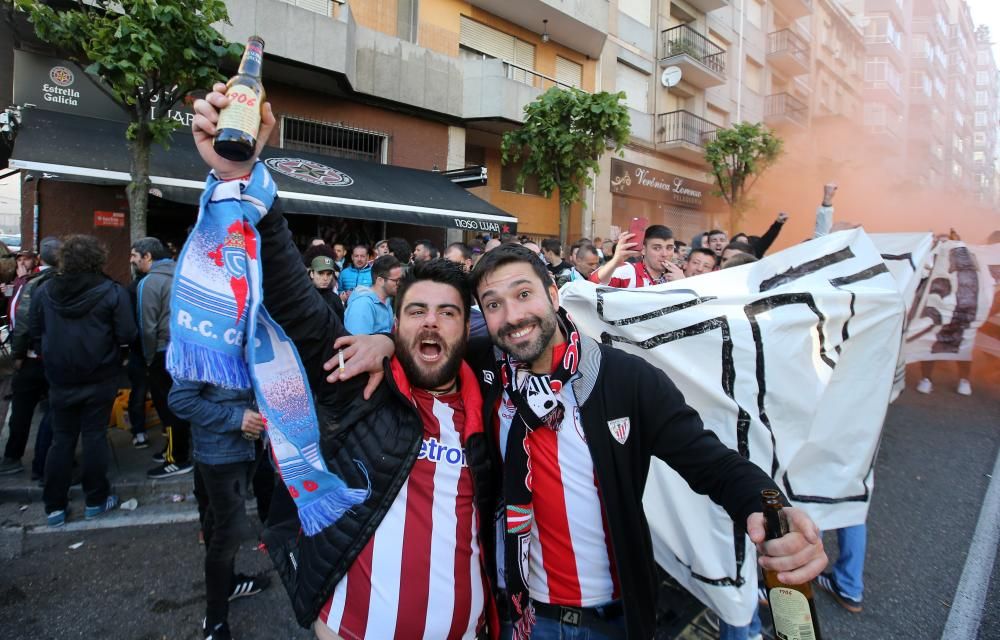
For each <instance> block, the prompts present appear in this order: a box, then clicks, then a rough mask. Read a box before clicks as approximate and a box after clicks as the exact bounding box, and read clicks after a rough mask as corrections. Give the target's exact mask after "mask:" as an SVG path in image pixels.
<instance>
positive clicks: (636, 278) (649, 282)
mask: <svg viewBox="0 0 1000 640" xmlns="http://www.w3.org/2000/svg"><path fill="white" fill-rule="evenodd" d="M590 281H591V282H594V283H596V284H600V283H601V281H600V280H599V279H598V277H597V271H594V273H592V274H590ZM664 282H666V279H663V278H661V279H660V280H655V279H654V278H653V277H652V276H651V275H649V272H648V271H646V265H645V264H644V263H643V262H641V261H640V262H633V263H625V264H623V265H622V266H620V267H618V268H617V269H615V270H614V271H613V272H612V273H611V280H609V281H608V286H609V287H614V288H616V289H638V288H640V287H651V286H653V285H654V284H662V283H664Z"/></svg>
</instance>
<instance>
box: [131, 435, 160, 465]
mask: <svg viewBox="0 0 1000 640" xmlns="http://www.w3.org/2000/svg"><path fill="white" fill-rule="evenodd" d="M132 446H133V447H135V448H136V449H148V448H149V438H147V437H146V434H145V433H137V434H135V435H134V436H132ZM153 459H154V460H153V461H154V462H163V460H156V456H153Z"/></svg>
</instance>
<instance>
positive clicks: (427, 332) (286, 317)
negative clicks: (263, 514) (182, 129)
mask: <svg viewBox="0 0 1000 640" xmlns="http://www.w3.org/2000/svg"><path fill="white" fill-rule="evenodd" d="M224 91H225V85H222V84H217V85H216V86H215V87H214V91H213V92H212V93H210V94H209V95H208V96H207V97H206V99H204V100H198V101H197V102H196V103H195V105H194V110H195V113H196V116H195V119H194V122H193V125H192V128H193V130H194V137H195V143H196V145H197V147H198V151H199V153H200V154H201V156H202V158H203V159H204V160H205V161H206V163H208V164H209V165H210V166H211V167H212V168H213V172H214V174H215V177H216V178H218V179H219V180H222V181H234V180H239V181H241V184H240V186H241V190H240V192H241V193H247V192H252V193H259V192H260V190H259V189H258V188H257V187H258V186H259V185H256V184H252V182H253V181H254V180H260V181H263V182H266V181H267V180H268V179H269V178H268V177H267V174H266V169H263V168H261V167H257V168H256V169H255V168H254V162H253V161H250V162H246V163H234V162H230V161H227V160H224V159H222V158H220V157H219V156H218V155H217V154H215V151H214V149H213V147H212V138H213V136H214V135H215V133H216V129H215V123H216V122H218V110H219V109H221V108H222V107H224V106H226V104H228V99H227V98H226V97H225V94H224V93H223V92H224ZM274 125H275V120H274V116H273V115H272V113H271V111H270V108H269V106H265V109H264V114H263V118H262V123H261V130H260V135H259V139H260V140H261V141H266V140H267V139H268V138H269V135H270V132H271V131H272V130H273V128H274ZM260 146H261V147H262V146H263V143H261V145H260ZM257 151H258V153H259V151H260V148H258V150H257ZM244 183H246V184H244ZM268 205H270V211H269V212H268V213H267V214H266V215H264V216H263V217H262V218H261V219H260V220H259V221H258V222H257V223H256V229H257V232H258V233H259V236H260V244H259V246H260V264H261V267H262V272H263V273H262V276H263V281H262V287H263V294H264V299H263V305H264V306H265V307H266V308H267V310H268V312H269V314H270V316H271V318H273V320H274V321H276V322H277V323H279V324H280V325H281V327H282V328H283V329H284V331H285V333H286V334H287V335H288V337H289V338H290V339H291V341H292V342H293V343H294V345H295V349H296V351H297V355H298V356H299V358H300V360H301V363H302V370H303V371H304V372H305V374H306V376H307V377H308V379H309V384H310V387H311V389H312V392H313V396H314V402H315V406H316V413H317V418H318V421H319V432H320V449H321V453H322V456H323V459H324V462H325V463H326V467H327V469H328V470H329V472H330V473H332V474H335V475H336V476H337V477H339V478H341V479H342V480H343V481H344V483H345V484H346V485H347V486H349V487H352V488H353V487H362V488H365V487H367V489H368V496H367V498H366V499H364V500H363V501H362V502H361V503H359V504H356V505H354V506H353V507H351V508H350V509H349V510H347V511H346V512H344V514H343V515H341V516H340V517H339V518H337V519H336V520H335V521H334V522H333V523H332V524H329V525H327V526H326V527H325V528H324V529H322V530H321V531H319V532H318V533H316V534H315V535H311V536H307V535H304V534H303V533H302V527H301V523H300V522H299V518H298V516H297V512H296V510H295V506H294V504H293V503H292V500H291V498H290V497H289V492H288V491H287V490H286V489H285V487H284V485H282V484H279V485H278V486H277V488H276V492H275V497H274V502H273V503H272V506H271V510H270V515H269V518H268V522H267V529H266V530H265V532H264V535H263V537H264V541H265V543H266V545H267V550H268V553H269V554H270V556H271V559H272V561H273V563H274V565H275V567H276V568H277V570H278V573H279V575H280V577H281V579H282V581H283V582H284V584H285V587H286V589H287V591H288V594H289V597H290V598H291V602H292V607H293V609H294V610H295V614H296V617H297V619H298V621H299V623H300V624H301V625H302V626H304V627H311V628H312V629H313V630H314V632H315V633H316V636H317V637H318V638H323V639H328V638H351V639H358V638H369V639H376V640H382V639H385V638H427V639H429V640H431V639H434V640H437V639H443V638H449V639H450V638H456V639H457V638H468V637H486V636H487V633H489V635H490V637H496V636H495V633H496V632H497V628H498V624H497V616H496V608H495V606H494V600H493V597H492V593H493V591H492V589H491V587H490V585H489V582H488V581H487V578H486V576H487V575H489V573H490V571H491V568H492V567H493V563H494V558H495V551H494V547H495V538H494V530H493V526H492V522H493V511H494V508H495V505H496V500H497V498H496V495H497V489H496V486H495V482H494V481H493V475H494V474H495V472H496V468H497V467H496V465H495V464H494V463H493V460H494V459H495V457H496V453H495V446H494V445H493V444H492V439H490V438H487V437H486V435H485V432H484V430H483V420H484V416H485V415H486V412H484V409H483V406H482V398H481V396H480V391H479V386H478V383H477V380H476V378H475V376H474V374H473V373H472V371H471V369H470V368H469V366H468V365H466V364H465V363H464V362H463V355H464V353H465V348H466V341H467V339H468V333H469V308H470V306H471V290H470V287H469V281H468V277H467V275H466V274H465V272H464V271H463V269H462V268H461V266H459V265H456V264H452V263H449V262H447V261H443V260H434V261H430V262H420V263H418V264H416V265H415V266H414V267H413V268H412V269H410V270H409V272H408V273H407V274H406V275H405V276H404V277H403V278H402V280H401V281H400V282H399V287H398V291H397V293H396V296H395V313H396V331H395V335H394V337H393V338H392V341H391V342H390V340H387V339H386V337H385V336H384V335H376V336H355V337H351V338H347V339H345V338H344V336H345V335H346V332H345V330H344V326H343V324H342V323H341V322H340V320H339V318H337V316H336V314H335V313H334V312H333V311H332V310H331V309H330V308H329V306H327V304H326V303H325V302H324V301H323V299H322V297H321V296H320V294H319V292H318V291H317V290H316V288H315V287H314V286H313V285H312V283H311V282H310V280H309V277H308V276H307V275H306V269H305V266H304V265H303V263H302V260H301V259H300V257H299V255H298V252H297V250H296V248H295V244H294V242H293V239H292V235H291V232H290V231H289V228H288V223H287V221H286V220H285V218H284V216H283V215H282V213H281V207H280V200H274V202H273V204H270V203H267V204H264V205H263V206H264V207H267V206H268ZM352 304H353V303H352ZM345 345H348V346H347V347H346V348H345V349H344V352H343V353H344V357H345V359H346V360H347V365H348V370H347V372H346V375H340V374H338V373H337V372H335V374H336V375H334V376H333V377H334V378H346V377H349V376H350V374H351V373H352V371H353V370H356V371H364V370H368V371H372V372H373V374H372V376H371V378H368V377H366V376H360V377H357V378H352V379H351V380H348V381H346V382H338V384H337V385H332V384H330V383H331V382H332V380H324V376H325V372H324V366H323V362H324V361H325V360H329V359H331V357H332V358H333V360H334V361H335V362H336V361H337V360H338V359H339V358H338V356H337V354H338V352H337V351H335V350H334V349H337V348H341V347H344V346H345ZM361 345H367V346H368V347H369V348H370V349H369V350H368V351H367V353H370V354H373V357H370V358H365V357H362V356H353V355H352V354H354V353H355V352H356V350H358V349H359V348H360V346H361ZM330 368H333V367H328V369H330ZM369 395H370V398H369V397H367V396H369ZM305 489H306V490H311V489H309V487H308V486H306V487H305ZM205 637H206V638H209V637H211V638H213V640H220V639H222V640H228V638H229V637H230V636H229V632H228V629H225V630H221V631H220V632H219V633H217V634H216V633H215V631H214V630H211V629H206V630H205Z"/></svg>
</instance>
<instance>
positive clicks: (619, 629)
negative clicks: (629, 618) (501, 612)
mask: <svg viewBox="0 0 1000 640" xmlns="http://www.w3.org/2000/svg"><path fill="white" fill-rule="evenodd" d="M605 626H608V627H611V628H612V629H614V630H616V631H615V632H613V633H611V634H610V635H609V634H608V633H605V632H604V631H595V630H593V629H589V628H587V627H585V626H579V627H576V626H573V625H570V624H563V623H562V622H560V621H558V620H553V619H552V618H543V617H542V616H539V615H537V614H536V616H535V626H533V627H532V628H531V640H623V639H624V638H625V637H626V636H625V614H622V615H620V616H618V617H617V618H611V619H608V620H606V621H605ZM512 632H513V630H512V629H511V626H510V624H504V625H503V628H502V629H501V631H500V637H501V638H502V639H503V640H510V638H511V634H512Z"/></svg>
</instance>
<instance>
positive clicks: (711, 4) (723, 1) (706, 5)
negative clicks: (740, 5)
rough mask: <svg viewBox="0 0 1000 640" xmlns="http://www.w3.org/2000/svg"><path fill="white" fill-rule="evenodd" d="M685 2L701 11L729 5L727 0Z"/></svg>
mask: <svg viewBox="0 0 1000 640" xmlns="http://www.w3.org/2000/svg"><path fill="white" fill-rule="evenodd" d="M687 3H688V4H689V5H691V6H692V7H694V8H695V9H697V10H698V11H701V12H702V13H708V12H709V11H715V10H716V9H721V8H723V7H727V6H729V0H687Z"/></svg>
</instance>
